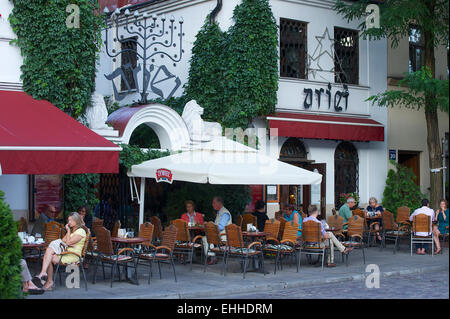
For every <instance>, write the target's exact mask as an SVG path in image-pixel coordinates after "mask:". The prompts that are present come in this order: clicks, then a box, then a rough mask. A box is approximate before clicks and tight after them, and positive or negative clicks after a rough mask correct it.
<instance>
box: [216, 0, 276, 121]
mask: <svg viewBox="0 0 450 319" xmlns="http://www.w3.org/2000/svg"><path fill="white" fill-rule="evenodd" d="M233 19H234V25H233V26H232V27H231V28H230V30H229V31H228V32H229V38H230V39H229V45H228V46H227V50H226V51H227V59H226V61H227V69H226V71H225V83H226V88H225V98H224V105H226V113H225V114H224V119H223V122H224V124H225V125H226V126H227V127H242V128H246V127H248V124H249V123H250V121H251V120H252V119H253V118H254V117H256V116H258V115H267V114H270V113H272V112H274V111H275V106H276V103H277V91H278V50H277V48H278V27H277V23H276V21H275V18H274V16H273V13H272V10H271V8H270V5H269V1H268V0H243V1H242V3H241V4H240V5H238V6H236V8H235V9H234V15H233Z"/></svg>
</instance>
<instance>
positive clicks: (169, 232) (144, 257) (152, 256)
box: [138, 224, 178, 284]
mask: <svg viewBox="0 0 450 319" xmlns="http://www.w3.org/2000/svg"><path fill="white" fill-rule="evenodd" d="M177 232H178V230H177V227H176V226H175V225H173V224H172V225H169V226H167V227H166V228H165V229H164V231H163V232H162V235H161V246H154V245H152V244H149V245H148V248H149V249H148V251H147V252H145V253H142V254H139V255H138V262H139V261H147V262H148V264H147V265H148V266H149V276H148V283H149V284H150V277H151V275H152V264H153V262H154V261H156V262H157V263H158V270H159V279H162V275H161V264H160V263H169V262H170V264H171V265H172V269H173V275H174V278H175V282H177V274H176V272H175V264H174V262H173V252H174V250H175V242H176V240H177ZM138 264H139V265H143V264H144V263H138Z"/></svg>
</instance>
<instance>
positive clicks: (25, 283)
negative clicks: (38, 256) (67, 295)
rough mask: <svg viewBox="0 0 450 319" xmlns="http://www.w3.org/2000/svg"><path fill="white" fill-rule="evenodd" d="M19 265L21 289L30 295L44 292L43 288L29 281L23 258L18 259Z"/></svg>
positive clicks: (28, 273)
mask: <svg viewBox="0 0 450 319" xmlns="http://www.w3.org/2000/svg"><path fill="white" fill-rule="evenodd" d="M20 267H21V268H22V273H21V276H22V291H23V292H27V293H29V294H30V295H40V294H43V293H44V292H45V290H44V289H42V288H39V287H36V286H35V284H33V282H32V281H31V279H32V278H31V274H30V271H29V270H28V265H27V262H26V261H25V259H21V260H20Z"/></svg>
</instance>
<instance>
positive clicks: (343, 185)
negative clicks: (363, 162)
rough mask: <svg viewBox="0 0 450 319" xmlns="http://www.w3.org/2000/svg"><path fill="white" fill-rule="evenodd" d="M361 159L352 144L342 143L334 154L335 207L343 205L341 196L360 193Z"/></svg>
mask: <svg viewBox="0 0 450 319" xmlns="http://www.w3.org/2000/svg"><path fill="white" fill-rule="evenodd" d="M358 179H359V159H358V151H357V150H356V148H355V146H354V145H353V144H352V143H350V142H342V143H340V144H339V145H338V146H337V147H336V151H335V153H334V205H335V207H336V209H339V208H340V207H341V206H342V204H341V201H340V194H342V193H353V192H357V191H358Z"/></svg>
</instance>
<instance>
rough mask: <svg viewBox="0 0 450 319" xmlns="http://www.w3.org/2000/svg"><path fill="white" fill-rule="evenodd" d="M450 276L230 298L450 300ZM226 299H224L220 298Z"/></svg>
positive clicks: (332, 285)
mask: <svg viewBox="0 0 450 319" xmlns="http://www.w3.org/2000/svg"><path fill="white" fill-rule="evenodd" d="M448 278H449V273H448V271H438V272H432V273H422V274H415V275H402V276H388V277H381V278H380V288H379V289H377V288H372V289H369V288H366V286H365V281H364V280H359V281H347V282H341V283H330V284H323V285H316V286H311V287H300V288H292V289H282V290H275V291H269V292H262V293H253V294H240V295H229V296H226V297H225V298H230V299H268V298H272V299H291V298H292V299H298V298H299V299H321V298H324V299H330V298H345V299H391V298H395V299H416V298H417V299H443V298H444V299H448V298H449V279H448ZM220 298H224V297H220Z"/></svg>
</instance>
